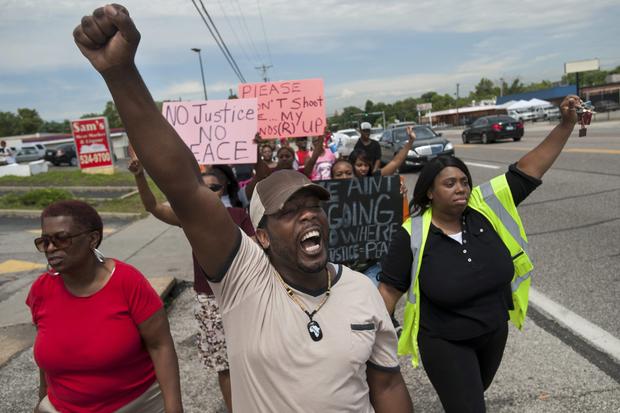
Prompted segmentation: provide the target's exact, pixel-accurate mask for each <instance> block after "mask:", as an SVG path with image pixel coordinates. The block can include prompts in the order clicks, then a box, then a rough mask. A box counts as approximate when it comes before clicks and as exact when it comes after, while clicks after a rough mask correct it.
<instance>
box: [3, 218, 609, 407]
mask: <svg viewBox="0 0 620 413" xmlns="http://www.w3.org/2000/svg"><path fill="white" fill-rule="evenodd" d="M102 251H103V252H104V253H105V254H106V256H109V257H114V258H117V259H120V260H123V261H126V262H128V263H130V264H132V265H134V266H136V267H137V268H138V269H140V270H141V271H142V272H143V273H144V274H145V275H147V276H148V277H154V276H172V277H175V278H176V279H178V280H184V281H191V280H192V277H193V271H192V261H191V256H190V254H191V253H190V248H189V245H188V243H187V241H186V240H185V237H184V235H183V233H182V231H181V230H180V229H178V228H174V227H170V226H167V225H165V224H162V223H161V222H159V221H157V220H156V219H154V218H152V217H149V218H146V219H143V220H140V221H136V222H134V223H132V224H130V225H127V226H125V227H124V228H122V229H121V230H120V231H118V232H116V233H114V234H113V235H111V236H109V237H107V238H106V239H105V240H104V243H103V245H102ZM184 285H185V287H186V288H185V289H183V290H182V292H181V293H180V295H178V296H177V297H176V298H175V299H174V301H173V302H172V304H171V305H170V307H169V318H170V324H171V328H172V333H173V337H174V340H175V343H176V349H177V353H178V356H179V363H180V370H181V380H182V383H181V385H182V389H183V400H184V406H185V412H186V413H211V412H213V413H215V412H217V413H220V412H224V411H225V409H224V406H223V403H222V401H221V397H220V393H219V387H218V384H217V376H216V374H214V373H211V372H208V371H206V370H204V368H203V367H202V366H201V364H200V362H199V360H198V355H197V352H196V349H195V342H194V339H195V333H196V328H197V327H196V325H195V322H194V317H193V309H192V306H193V299H194V298H193V297H194V293H193V290H192V289H191V288H188V286H187V284H184ZM24 288H27V286H25V287H24ZM181 289H182V287H179V288H177V291H179V290H181ZM400 311H401V314H400V317H401V318H402V308H401V310H400ZM0 345H1V343H0ZM401 366H402V372H403V375H404V377H405V380H406V382H407V385H408V388H409V391H410V393H411V395H412V398H413V400H414V405H415V408H416V411H417V412H441V411H442V409H441V405H440V404H439V402H438V400H437V397H436V395H435V392H434V390H433V389H432V387H431V385H430V383H429V382H428V379H427V378H426V376H425V374H424V370H423V368H419V369H416V370H414V369H412V368H411V365H410V362H409V361H408V360H406V359H404V358H403V359H401ZM37 385H38V373H37V369H36V366H35V364H34V361H33V360H32V350H31V349H30V348H29V349H27V350H26V351H23V352H22V353H21V354H19V355H17V356H16V357H14V358H13V359H12V360H10V361H9V362H8V363H7V364H5V365H3V366H2V367H0V412H3V413H17V412H30V411H32V406H34V404H35V399H36V394H37ZM328 396H329V395H322V396H321V397H328ZM233 397H234V395H233ZM487 406H488V411H489V412H515V413H517V412H519V413H521V412H528V413H530V412H545V413H546V412H552V413H553V412H558V413H560V412H562V413H564V412H593V413H594V412H597V413H599V412H618V411H620V385H618V383H617V382H616V381H614V380H613V379H612V378H610V377H609V376H607V375H606V374H605V373H603V372H601V371H600V370H599V369H598V368H597V367H595V366H594V365H592V364H591V363H589V362H588V361H587V360H586V359H584V358H583V357H581V356H580V355H579V354H578V353H576V352H575V351H574V350H573V349H572V348H571V347H569V346H567V345H566V344H564V343H563V342H562V341H560V340H559V339H557V338H556V337H555V336H553V335H551V334H549V333H547V332H546V331H544V330H543V329H541V328H540V327H539V326H537V325H536V324H535V323H534V322H533V321H532V320H528V321H527V322H526V325H525V328H524V331H522V332H519V331H517V330H515V329H513V328H511V331H510V337H509V339H508V345H507V348H506V353H505V356H504V361H503V363H502V365H501V367H500V370H499V372H498V374H497V377H496V379H495V381H494V383H493V385H492V386H491V388H490V389H489V390H488V391H487Z"/></svg>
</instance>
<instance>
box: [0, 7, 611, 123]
mask: <svg viewBox="0 0 620 413" xmlns="http://www.w3.org/2000/svg"><path fill="white" fill-rule="evenodd" d="M203 2H204V3H205V6H206V7H207V10H208V11H209V13H210V14H211V15H212V17H213V18H214V20H215V22H216V24H217V26H218V28H219V30H220V32H221V33H222V36H223V37H224V40H225V41H226V43H227V45H228V47H229V49H230V50H231V52H232V54H233V55H234V56H235V58H236V60H237V63H238V64H239V66H240V68H241V71H242V73H243V75H244V76H245V78H246V79H247V80H248V81H249V82H257V81H260V75H259V72H258V71H257V70H255V69H254V67H255V66H258V65H260V64H263V63H265V64H272V65H273V68H272V69H270V70H269V72H268V76H269V77H270V78H271V79H272V80H288V79H303V78H316V77H319V78H323V79H324V81H325V89H326V90H325V95H326V98H327V99H326V101H327V108H328V113H332V112H333V111H334V110H337V109H341V108H342V107H344V106H348V105H356V106H363V105H364V102H365V101H366V99H371V100H373V101H375V102H377V101H383V102H391V101H394V100H397V99H402V98H404V97H408V96H414V97H415V96H419V95H421V94H422V93H424V92H427V91H430V90H435V91H438V92H440V93H455V91H456V83H460V84H461V89H460V90H461V95H466V94H467V93H468V92H469V90H471V89H472V87H473V86H474V85H475V84H476V83H477V81H478V80H479V79H480V77H482V76H484V77H488V78H490V79H492V80H494V81H498V80H499V79H500V78H504V79H506V80H507V81H509V82H510V81H511V80H512V79H514V78H515V77H520V78H521V79H523V80H524V81H525V82H530V81H540V80H542V79H548V80H557V79H559V78H560V77H561V76H562V73H563V64H564V62H566V61H571V60H581V59H589V58H595V57H597V58H599V59H600V62H601V67H602V68H603V69H610V68H612V67H615V66H617V65H620V47H619V46H618V39H620V24H618V22H619V21H620V2H619V1H618V0H598V1H596V2H583V1H576V0H542V1H541V0H522V1H519V2H515V1H502V0H499V1H498V0H495V1H494V0H470V1H462V0H412V1H395V0H382V1H370V0H355V1H354V0H313V1H311V2H308V1H301V0H258V1H257V0H213V1H211V0H207V1H204V0H203ZM102 4H103V3H102V2H98V1H91V0H0V10H2V13H1V14H0V56H1V57H0V111H11V112H15V111H16V110H17V108H21V107H27V108H34V109H37V110H38V111H39V114H40V115H41V117H43V118H44V119H45V120H62V119H65V118H69V119H73V118H77V117H79V116H80V115H81V114H83V113H88V112H100V111H102V110H103V108H104V106H105V102H106V101H107V100H110V96H109V93H108V91H107V89H106V87H105V85H104V83H103V81H102V80H101V78H100V77H99V75H98V74H97V73H96V72H95V71H94V69H92V68H91V67H90V65H89V64H88V62H87V61H86V60H85V59H84V58H83V57H82V56H81V54H80V53H79V51H78V50H77V48H76V47H75V45H74V44H73V39H72V36H71V33H72V31H73V28H74V27H75V26H76V25H77V24H78V22H79V20H80V18H81V17H82V16H83V15H85V14H89V13H91V12H92V10H93V9H94V8H96V7H97V6H100V5H102ZM123 4H124V5H125V6H126V7H127V8H128V9H129V11H130V13H131V15H132V17H133V18H134V20H135V21H136V25H137V26H138V29H139V30H140V32H141V33H142V41H141V44H140V47H139V49H138V54H137V63H138V66H139V68H140V70H141V72H142V75H143V77H144V79H145V81H146V83H147V85H148V86H149V88H150V90H151V93H152V94H153V96H154V97H155V99H158V100H163V99H178V98H182V99H184V100H191V99H201V98H202V83H201V78H200V68H199V65H198V58H197V56H196V53H194V52H192V51H190V48H192V47H198V48H201V49H202V50H203V55H202V56H203V60H204V62H205V74H206V82H207V91H208V94H209V98H210V99H217V98H225V97H226V96H227V94H228V89H229V88H233V90H236V88H237V84H238V80H237V78H236V77H235V75H234V74H233V72H232V70H231V69H230V68H229V66H228V64H227V62H226V60H225V59H224V57H223V55H222V54H221V52H220V51H219V49H218V48H217V46H216V45H215V43H214V41H213V39H212V38H211V36H210V34H209V33H208V31H207V29H206V27H205V26H204V24H203V22H202V20H201V19H200V17H199V15H198V13H197V12H196V10H195V9H194V6H193V4H192V2H191V0H168V1H163V0H128V1H126V2H125V3H123ZM259 7H260V11H261V12H262V17H263V20H264V23H265V26H264V27H265V32H266V35H267V36H266V37H267V42H265V36H263V28H262V26H261V23H260V22H261V20H260V14H259ZM239 10H242V13H240V12H239ZM242 16H243V17H242ZM244 22H245V25H244ZM246 26H247V31H246V29H245V27H246ZM231 27H232V30H231ZM250 39H252V40H251V41H250ZM266 43H267V44H268V46H269V52H268V50H267V45H266Z"/></svg>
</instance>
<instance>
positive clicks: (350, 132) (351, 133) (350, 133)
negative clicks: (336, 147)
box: [334, 129, 360, 138]
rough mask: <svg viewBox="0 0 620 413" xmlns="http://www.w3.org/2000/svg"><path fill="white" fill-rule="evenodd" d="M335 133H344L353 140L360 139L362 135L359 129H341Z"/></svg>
mask: <svg viewBox="0 0 620 413" xmlns="http://www.w3.org/2000/svg"><path fill="white" fill-rule="evenodd" d="M334 133H342V134H344V135H347V136H349V137H351V138H353V137H358V138H359V137H360V133H359V131H358V130H357V129H340V130H337V131H336V132H334Z"/></svg>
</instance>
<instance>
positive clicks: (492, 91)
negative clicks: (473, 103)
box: [471, 77, 500, 100]
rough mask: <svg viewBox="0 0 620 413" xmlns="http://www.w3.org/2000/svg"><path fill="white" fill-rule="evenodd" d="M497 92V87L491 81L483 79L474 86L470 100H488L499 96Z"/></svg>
mask: <svg viewBox="0 0 620 413" xmlns="http://www.w3.org/2000/svg"><path fill="white" fill-rule="evenodd" d="M499 92H500V91H499V87H497V86H495V84H493V81H492V80H491V79H487V78H485V77H483V78H482V79H480V82H478V84H477V85H476V87H475V89H474V91H473V92H472V94H471V95H472V96H471V98H472V99H475V100H481V99H490V98H492V97H495V96H499Z"/></svg>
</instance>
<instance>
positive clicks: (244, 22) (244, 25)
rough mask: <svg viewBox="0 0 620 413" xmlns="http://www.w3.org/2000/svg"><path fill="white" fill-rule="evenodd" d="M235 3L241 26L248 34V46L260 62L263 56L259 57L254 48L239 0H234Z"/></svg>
mask: <svg viewBox="0 0 620 413" xmlns="http://www.w3.org/2000/svg"><path fill="white" fill-rule="evenodd" d="M235 4H236V5H237V10H239V15H240V16H241V23H242V24H243V27H244V28H245V32H246V33H247V35H248V39H249V40H250V46H252V49H253V50H254V54H255V55H256V58H257V61H258V62H262V61H263V58H262V57H261V55H260V53H258V49H257V48H256V45H255V44H254V40H252V35H251V34H250V29H248V24H247V23H246V21H245V15H244V14H243V10H242V9H241V5H240V4H239V0H235Z"/></svg>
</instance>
